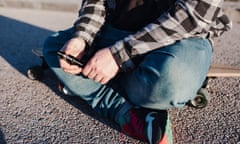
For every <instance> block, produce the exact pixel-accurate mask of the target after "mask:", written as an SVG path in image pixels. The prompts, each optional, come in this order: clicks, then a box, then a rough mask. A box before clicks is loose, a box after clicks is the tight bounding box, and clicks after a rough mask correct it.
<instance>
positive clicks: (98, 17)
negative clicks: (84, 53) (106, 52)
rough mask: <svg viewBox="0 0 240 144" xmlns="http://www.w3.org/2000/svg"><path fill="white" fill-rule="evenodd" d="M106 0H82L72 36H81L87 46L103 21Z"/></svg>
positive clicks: (90, 43)
mask: <svg viewBox="0 0 240 144" xmlns="http://www.w3.org/2000/svg"><path fill="white" fill-rule="evenodd" d="M105 1H106V0H83V4H82V7H81V10H80V11H79V18H78V20H77V21H76V22H75V24H74V28H75V32H74V34H73V37H81V38H83V39H84V40H85V41H86V42H87V44H88V45H89V46H91V45H92V43H93V40H94V38H95V36H96V35H97V33H98V32H99V30H100V28H101V27H102V25H103V24H104V22H105V16H106V7H105V5H104V3H105Z"/></svg>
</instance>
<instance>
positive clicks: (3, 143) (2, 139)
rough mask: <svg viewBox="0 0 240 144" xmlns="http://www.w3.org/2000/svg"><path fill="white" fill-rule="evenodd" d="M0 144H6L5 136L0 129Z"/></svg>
mask: <svg viewBox="0 0 240 144" xmlns="http://www.w3.org/2000/svg"><path fill="white" fill-rule="evenodd" d="M0 144H7V143H6V140H5V136H4V134H3V132H2V130H1V129H0Z"/></svg>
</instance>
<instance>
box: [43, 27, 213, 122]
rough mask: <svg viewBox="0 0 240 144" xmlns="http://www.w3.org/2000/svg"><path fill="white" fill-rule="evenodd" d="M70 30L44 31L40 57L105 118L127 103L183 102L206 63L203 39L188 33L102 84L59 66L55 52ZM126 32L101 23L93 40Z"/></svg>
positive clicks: (102, 42)
mask: <svg viewBox="0 0 240 144" xmlns="http://www.w3.org/2000/svg"><path fill="white" fill-rule="evenodd" d="M72 32H73V28H70V29H68V30H65V31H59V32H57V33H55V34H53V35H52V36H50V37H49V38H48V39H47V40H46V41H45V44H44V48H43V54H44V58H45V60H46V62H47V63H48V65H49V67H50V68H51V70H53V72H54V73H55V74H56V75H57V77H58V78H59V79H60V80H61V81H62V83H64V85H65V86H66V88H67V89H68V90H70V91H71V92H72V93H73V94H74V95H76V96H79V97H81V98H82V99H84V100H85V101H87V102H88V104H89V105H90V106H91V107H92V108H93V109H94V110H95V111H96V112H97V113H99V114H100V115H103V116H105V117H108V118H110V119H115V118H116V117H118V116H119V115H121V114H123V113H124V112H125V111H126V110H128V109H129V108H131V107H132V106H141V107H145V108H151V109H169V108H172V107H183V106H184V105H185V104H186V102H188V101H189V100H190V99H193V98H194V97H195V95H196V93H197V91H198V89H199V88H200V87H201V85H202V83H203V81H204V80H205V78H206V75H207V73H208V69H209V66H210V64H211V58H212V47H211V44H210V43H209V41H208V40H207V39H203V38H188V39H183V40H180V41H177V42H176V43H174V44H172V45H169V46H166V47H163V48H159V49H157V50H154V51H152V52H149V53H148V54H146V55H144V56H143V57H142V58H141V60H140V61H138V64H137V67H136V68H135V69H133V70H131V71H129V72H123V73H119V74H118V75H117V76H116V77H115V78H113V79H112V80H111V81H110V82H109V83H108V84H106V85H102V84H100V83H97V82H95V81H93V80H91V79H88V78H86V77H84V76H82V75H81V74H79V75H72V74H68V73H65V72H64V71H63V70H62V69H61V68H60V67H59V62H58V57H57V55H56V52H57V51H58V50H59V49H60V48H62V46H63V45H64V43H65V42H66V41H68V40H69V39H70V38H71V36H72ZM129 34H131V33H130V32H126V31H122V30H118V29H115V28H113V27H111V26H110V25H106V26H105V27H104V28H103V30H102V33H101V37H99V39H98V40H97V41H96V46H97V47H98V48H104V47H107V46H109V45H112V44H114V43H115V42H116V41H117V40H120V39H122V38H124V37H126V36H127V35H129ZM97 47H96V49H97Z"/></svg>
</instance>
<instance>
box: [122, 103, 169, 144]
mask: <svg viewBox="0 0 240 144" xmlns="http://www.w3.org/2000/svg"><path fill="white" fill-rule="evenodd" d="M167 119H168V113H167V111H166V110H161V111H153V110H149V109H145V108H131V109H130V110H129V111H127V112H126V113H125V114H124V115H123V116H122V117H121V118H120V121H119V122H120V127H121V130H122V132H123V133H125V134H127V135H129V136H131V137H133V138H136V139H139V140H142V141H145V142H149V143H150V144H159V143H160V142H161V140H162V138H163V136H164V132H165V128H166V124H167Z"/></svg>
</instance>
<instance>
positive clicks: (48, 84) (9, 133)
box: [0, 7, 240, 144]
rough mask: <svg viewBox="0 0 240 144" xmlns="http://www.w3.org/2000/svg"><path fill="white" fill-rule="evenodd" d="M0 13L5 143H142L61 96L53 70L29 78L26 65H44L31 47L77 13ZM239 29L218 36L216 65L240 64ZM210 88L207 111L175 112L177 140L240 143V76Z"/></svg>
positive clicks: (0, 126) (1, 142)
mask: <svg viewBox="0 0 240 144" xmlns="http://www.w3.org/2000/svg"><path fill="white" fill-rule="evenodd" d="M229 11H230V12H231V15H232V16H234V17H236V16H237V17H238V16H239V12H237V11H234V12H232V11H233V10H232V9H230V10H229ZM0 14H1V15H0V34H1V35H0V43H1V44H0V144H5V143H9V144H15V143H17V144H18V143H94V144H95V143H101V144H104V143H109V144H111V143H112V144H115V143H122V144H123V143H141V142H139V141H137V140H134V139H131V138H129V137H127V136H125V135H123V134H121V133H119V132H118V130H117V129H116V127H115V125H114V124H113V123H111V122H109V121H106V120H103V119H102V118H101V117H99V116H97V115H96V114H95V113H94V112H93V111H92V110H91V109H89V107H88V106H87V105H86V104H85V103H84V102H83V101H81V100H79V99H77V98H67V97H64V96H63V95H61V94H59V93H58V92H57V90H56V84H57V80H56V78H55V77H54V75H53V74H52V73H51V72H49V71H47V72H46V78H45V79H44V80H43V81H42V82H38V81H32V80H29V79H28V78H27V77H26V71H27V68H28V67H29V66H30V65H33V64H36V63H40V60H39V59H38V58H36V57H34V56H33V55H32V54H31V49H32V48H40V47H41V46H42V43H43V40H44V38H46V37H47V36H48V35H49V34H51V33H52V32H54V31H56V30H59V29H65V28H67V27H69V26H71V24H72V23H73V21H74V19H75V18H76V17H77V14H76V13H72V12H54V11H41V10H33V9H15V8H2V7H1V8H0ZM238 18H239V17H238ZM239 29H240V20H239V19H235V21H234V29H233V30H232V31H231V32H229V33H227V34H225V35H224V36H223V37H221V38H220V39H217V40H216V46H215V50H214V57H213V60H214V62H215V63H223V64H230V65H235V66H240V46H239V40H240V32H239ZM208 90H209V92H210V94H211V101H210V104H209V105H208V106H207V107H206V108H205V109H201V110H196V109H193V108H190V107H185V108H183V109H180V110H179V109H173V110H171V111H170V113H171V119H172V128H173V136H174V142H175V143H177V144H192V143H209V144H212V143H229V144H235V143H238V142H240V78H217V79H214V80H213V81H211V82H210V88H209V89H208Z"/></svg>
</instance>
